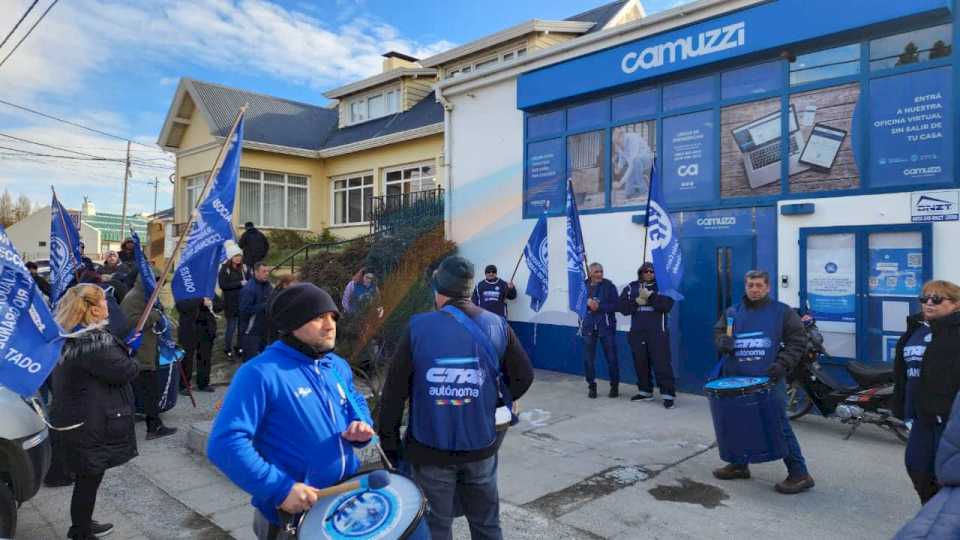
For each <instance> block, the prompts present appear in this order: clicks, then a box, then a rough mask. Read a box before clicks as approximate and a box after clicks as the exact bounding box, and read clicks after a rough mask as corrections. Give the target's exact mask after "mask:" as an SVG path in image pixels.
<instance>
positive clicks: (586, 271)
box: [567, 178, 590, 279]
mask: <svg viewBox="0 0 960 540" xmlns="http://www.w3.org/2000/svg"><path fill="white" fill-rule="evenodd" d="M567 189H569V190H570V200H571V201H573V204H577V200H576V196H577V195H576V193H574V192H573V180H571V179H570V178H567ZM577 229H578V230H579V231H580V247H581V248H583V272H584V274H585V275H586V276H587V279H590V263H588V262H587V261H588V260H590V259H588V258H587V243H586V242H585V241H584V239H583V227H582V226H581V225H580V209H579V208H577Z"/></svg>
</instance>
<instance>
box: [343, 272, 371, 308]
mask: <svg viewBox="0 0 960 540" xmlns="http://www.w3.org/2000/svg"><path fill="white" fill-rule="evenodd" d="M366 273H367V269H366V268H361V269H359V270H357V272H356V273H355V274H353V277H351V278H350V281H348V282H347V284H346V285H345V286H344V287H343V296H342V297H340V306H341V307H342V308H343V312H344V313H350V297H352V296H353V288H354V287H356V286H357V283H360V282H361V281H363V276H364V275H365V274H366Z"/></svg>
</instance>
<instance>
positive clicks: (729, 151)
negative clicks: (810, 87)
mask: <svg viewBox="0 0 960 540" xmlns="http://www.w3.org/2000/svg"><path fill="white" fill-rule="evenodd" d="M780 109H781V107H780V98H772V99H765V100H763V101H753V102H750V103H744V104H741V105H731V106H729V107H724V108H723V109H722V110H721V111H720V196H721V197H722V198H731V197H757V196H763V195H775V194H778V193H780V172H781V163H782V159H783V139H782V138H781V136H780V133H781V117H780V114H781V111H780ZM790 129H791V133H792V132H794V130H796V119H795V115H793V114H791V118H790Z"/></svg>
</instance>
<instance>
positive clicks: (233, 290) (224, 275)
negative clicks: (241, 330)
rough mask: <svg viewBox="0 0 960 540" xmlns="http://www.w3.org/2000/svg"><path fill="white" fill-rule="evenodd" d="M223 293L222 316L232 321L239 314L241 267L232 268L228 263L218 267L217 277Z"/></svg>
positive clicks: (241, 282) (241, 286)
mask: <svg viewBox="0 0 960 540" xmlns="http://www.w3.org/2000/svg"><path fill="white" fill-rule="evenodd" d="M217 281H218V282H219V284H220V290H221V291H223V316H224V317H227V318H228V319H233V318H235V317H236V316H237V315H239V314H240V290H241V289H243V267H240V268H234V267H233V265H231V264H230V261H227V262H225V263H224V264H223V265H222V266H221V267H220V273H219V275H218V276H217Z"/></svg>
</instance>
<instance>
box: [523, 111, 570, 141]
mask: <svg viewBox="0 0 960 540" xmlns="http://www.w3.org/2000/svg"><path fill="white" fill-rule="evenodd" d="M561 131H563V111H562V110H561V111H552V112H548V113H543V114H531V115H530V116H528V117H527V137H529V138H531V139H539V138H540V137H549V136H550V135H557V134H559V133H560V132H561Z"/></svg>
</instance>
